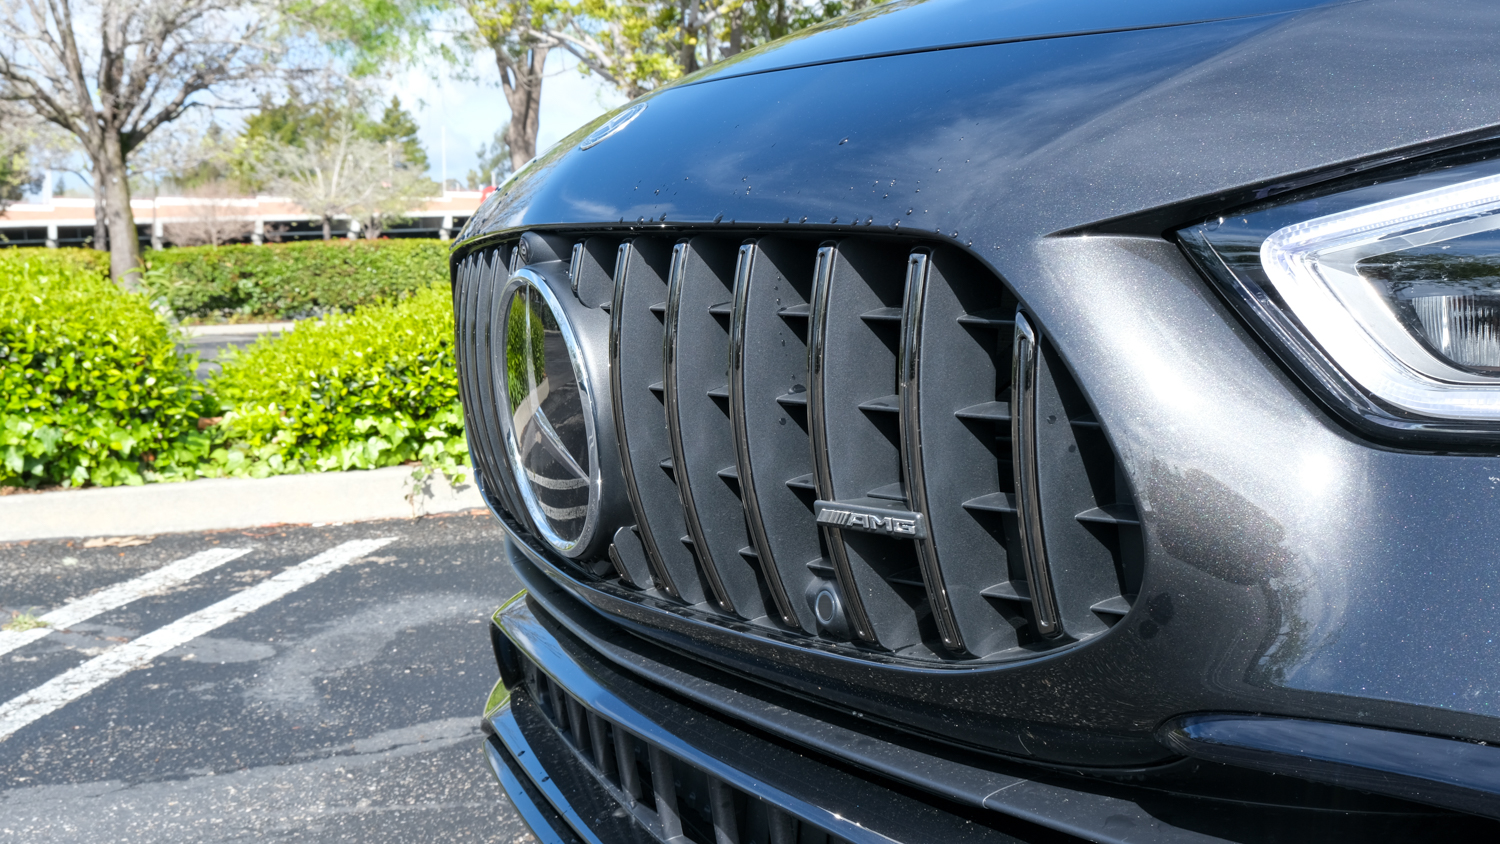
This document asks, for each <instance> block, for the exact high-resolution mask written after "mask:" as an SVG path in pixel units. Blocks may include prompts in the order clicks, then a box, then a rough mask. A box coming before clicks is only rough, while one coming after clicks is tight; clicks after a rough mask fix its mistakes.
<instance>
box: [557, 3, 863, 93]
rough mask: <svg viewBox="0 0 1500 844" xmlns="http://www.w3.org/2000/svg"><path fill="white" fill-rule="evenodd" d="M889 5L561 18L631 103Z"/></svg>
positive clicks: (709, 7) (614, 8)
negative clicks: (755, 51) (748, 53)
mask: <svg viewBox="0 0 1500 844" xmlns="http://www.w3.org/2000/svg"><path fill="white" fill-rule="evenodd" d="M880 2H883V0H718V2H715V0H577V2H574V3H570V4H567V5H566V6H564V7H562V10H561V11H560V12H559V14H558V15H557V17H558V20H559V23H558V26H557V28H556V29H555V30H554V32H553V33H552V34H553V36H554V37H555V38H556V39H557V40H558V42H559V44H558V46H560V47H561V48H562V49H564V50H567V51H568V52H569V53H571V54H572V55H573V56H574V57H576V58H577V59H578V61H579V63H580V65H581V66H582V67H583V68H585V69H587V70H589V71H591V72H593V73H596V74H598V75H599V76H600V77H602V78H603V79H605V80H606V81H608V82H609V83H610V84H612V85H613V86H615V87H616V88H617V89H619V90H620V91H621V92H623V93H624V94H625V95H626V96H629V97H631V98H634V97H638V96H640V95H642V94H644V93H646V92H647V91H650V90H652V89H654V88H657V87H659V86H661V85H663V84H666V83H667V82H671V81H672V80H674V79H678V78H681V77H682V76H685V75H687V74H689V73H693V72H695V71H697V70H699V69H701V68H704V67H707V66H709V65H711V64H714V63H716V62H719V61H723V60H724V59H727V58H731V57H733V56H736V55H738V54H740V53H741V52H744V51H745V50H748V49H750V48H752V47H757V46H759V45H761V44H765V43H767V42H770V41H774V40H776V39H778V38H781V37H783V36H786V35H790V34H792V33H794V32H798V31H800V30H803V29H806V28H807V27H809V26H812V25H814V24H818V23H822V22H824V21H828V20H832V19H834V18H837V17H840V16H842V15H844V14H847V13H849V12H852V11H857V10H859V9H863V8H865V7H866V6H870V5H874V4H876V3H880Z"/></svg>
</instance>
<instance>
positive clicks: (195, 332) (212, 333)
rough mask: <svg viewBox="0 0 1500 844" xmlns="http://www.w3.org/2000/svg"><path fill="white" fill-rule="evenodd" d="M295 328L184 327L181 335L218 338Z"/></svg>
mask: <svg viewBox="0 0 1500 844" xmlns="http://www.w3.org/2000/svg"><path fill="white" fill-rule="evenodd" d="M296 327H297V323H295V322H244V323H239V324H237V325H236V324H230V325H184V326H182V333H183V334H186V335H187V336H189V337H219V336H222V335H225V334H228V335H231V336H235V335H240V334H267V333H270V332H276V333H277V334H280V333H282V332H286V331H292V330H294V329H295V328H296Z"/></svg>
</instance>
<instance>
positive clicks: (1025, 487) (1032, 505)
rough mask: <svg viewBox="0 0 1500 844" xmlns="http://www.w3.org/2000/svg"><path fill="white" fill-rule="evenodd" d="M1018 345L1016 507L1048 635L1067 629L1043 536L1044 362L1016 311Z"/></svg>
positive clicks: (1034, 604)
mask: <svg viewBox="0 0 1500 844" xmlns="http://www.w3.org/2000/svg"><path fill="white" fill-rule="evenodd" d="M1014 349H1015V351H1014V352H1013V358H1012V361H1013V364H1012V365H1013V367H1014V368H1013V369H1012V371H1011V372H1012V374H1011V390H1012V393H1011V396H1012V398H1011V407H1012V408H1014V411H1015V419H1014V422H1013V423H1012V424H1013V427H1014V431H1015V433H1014V434H1013V435H1012V441H1011V442H1012V452H1011V453H1012V458H1011V459H1012V461H1013V462H1014V464H1015V467H1016V468H1015V471H1016V510H1017V513H1018V515H1019V517H1020V523H1021V527H1020V530H1021V559H1022V561H1023V562H1024V564H1025V566H1026V581H1027V586H1028V587H1030V597H1031V608H1032V612H1033V613H1034V619H1035V624H1036V630H1037V632H1038V633H1040V634H1041V635H1043V636H1047V637H1053V636H1058V635H1061V634H1062V632H1063V631H1062V626H1061V619H1059V617H1058V613H1057V601H1056V597H1055V595H1054V594H1053V589H1052V569H1051V567H1050V566H1049V565H1048V562H1047V545H1046V543H1045V542H1044V541H1043V538H1042V507H1041V500H1040V498H1041V489H1040V485H1039V482H1038V480H1037V465H1036V427H1037V418H1036V380H1037V369H1038V363H1039V350H1038V349H1037V337H1036V332H1035V331H1034V330H1033V329H1032V327H1031V323H1030V322H1029V321H1028V320H1027V319H1026V318H1025V317H1023V316H1021V315H1020V314H1019V313H1018V314H1016V336H1015V345H1014Z"/></svg>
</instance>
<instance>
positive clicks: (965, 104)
mask: <svg viewBox="0 0 1500 844" xmlns="http://www.w3.org/2000/svg"><path fill="white" fill-rule="evenodd" d="M933 5H934V7H936V4H933ZM958 5H960V6H961V5H962V4H958ZM917 8H918V9H920V8H921V7H917ZM1247 8H1248V7H1247ZM895 19H896V16H895V15H892V16H891V17H890V18H887V20H895ZM873 20H874V19H872V21H873ZM870 25H872V26H873V25H874V23H873V22H872V23H871V24H870ZM857 30H858V27H852V28H851V29H850V30H849V31H850V32H856V31H857ZM1497 31H1500V6H1496V5H1494V4H1490V3H1484V2H1474V1H1473V0H1443V2H1430V3H1421V4H1418V3H1409V2H1398V0H1368V2H1360V3H1351V4H1342V5H1333V6H1328V7H1324V8H1318V9H1313V10H1309V11H1304V12H1298V13H1276V14H1265V15H1257V16H1252V17H1244V18H1240V19H1235V20H1224V21H1219V22H1215V23H1203V24H1196V25H1191V26H1173V27H1167V28H1155V29H1143V30H1138V31H1123V32H1113V33H1108V34H1097V35H1083V36H1077V37H1069V38H1049V39H1041V40H1027V41H1018V42H1015V43H1004V44H994V45H988V46H975V47H965V48H962V49H950V50H940V51H926V52H917V53H912V54H908V55H896V56H886V57H880V58H871V59H865V60H860V61H839V62H833V63H824V64H817V65H815V66H810V67H802V68H798V69H795V70H784V71H775V72H764V73H756V74H754V75H748V76H738V77H730V78H722V79H717V80H714V81H708V82H702V83H701V84H688V85H682V86H678V87H672V88H668V89H666V90H663V91H660V92H657V93H656V94H654V95H651V96H648V97H647V98H646V99H645V100H644V101H645V102H646V103H648V106H647V108H646V109H645V110H644V111H643V112H642V113H641V114H640V115H639V116H638V117H637V118H636V119H635V120H634V121H632V122H631V124H630V125H629V126H627V127H626V128H625V129H624V130H622V131H620V132H618V133H617V134H615V135H613V136H611V137H609V138H607V139H606V140H605V141H604V142H602V143H600V144H599V145H598V146H596V147H593V148H591V149H589V150H579V149H577V148H576V147H575V146H573V145H574V144H576V143H577V141H578V140H579V139H580V138H582V137H583V135H584V134H586V133H587V131H588V130H589V129H591V128H592V127H585V128H584V129H582V130H580V132H579V133H578V134H576V135H575V136H574V137H573V138H572V139H570V141H565V142H564V143H563V144H561V145H559V147H557V148H556V149H554V150H553V151H552V152H551V153H549V154H546V155H544V156H542V157H541V158H540V159H539V160H538V162H537V163H536V164H535V165H533V166H532V168H531V169H529V170H528V171H526V172H524V173H522V174H521V176H520V177H518V178H517V179H516V180H515V181H514V182H513V183H512V184H511V185H510V186H509V187H508V188H507V189H506V190H505V191H504V192H503V193H501V194H497V195H496V196H494V197H492V198H491V199H490V201H489V203H488V204H487V205H486V207H484V208H482V209H481V210H480V212H479V213H478V214H476V216H475V217H474V218H473V219H472V220H471V222H470V224H469V226H468V228H467V229H466V231H465V233H464V240H462V241H461V242H460V244H459V247H458V251H459V252H460V253H461V252H462V251H464V249H466V248H468V247H470V246H473V245H478V244H481V243H483V242H485V240H486V239H488V238H490V237H495V236H500V235H502V234H504V233H509V232H515V231H518V230H523V229H526V228H546V227H564V228H567V229H568V230H570V231H572V230H579V229H583V228H589V227H596V226H597V227H599V228H607V229H612V230H615V231H671V230H672V229H673V228H674V227H676V226H686V225H693V226H705V225H709V226H715V225H716V226H720V227H723V228H726V229H732V230H736V231H739V230H745V231H747V232H752V231H759V232H774V231H780V230H786V229H793V230H795V229H799V228H800V229H811V228H815V229H817V230H818V231H822V232H827V233H828V234H829V235H830V236H836V235H837V234H839V233H854V232H858V233H866V232H870V233H874V232H885V233H892V232H895V233H900V234H912V233H916V234H921V235H924V236H928V237H932V238H940V239H942V240H944V241H947V242H950V243H956V244H958V245H960V246H962V247H964V248H966V249H968V250H969V251H971V252H972V253H973V254H975V255H976V256H978V257H979V258H980V259H981V260H983V261H984V262H986V263H987V264H988V265H989V266H990V267H991V268H993V269H994V270H995V271H996V272H997V273H998V274H999V275H1000V276H1001V277H1003V278H1004V279H1005V280H1006V281H1007V283H1009V284H1010V285H1011V286H1012V288H1013V289H1014V290H1015V291H1016V293H1017V294H1018V295H1019V297H1020V299H1021V301H1022V303H1023V305H1024V306H1025V307H1026V309H1027V310H1028V312H1029V313H1031V314H1034V315H1036V317H1037V321H1038V322H1039V323H1040V324H1041V326H1042V327H1043V330H1044V332H1045V333H1046V335H1047V336H1048V337H1049V338H1050V339H1051V341H1052V342H1053V343H1055V344H1056V346H1057V348H1058V349H1059V351H1060V353H1061V355H1062V356H1063V358H1064V359H1065V360H1066V361H1067V362H1068V364H1069V366H1070V367H1071V368H1072V370H1073V372H1074V374H1075V375H1076V376H1077V378H1078V380H1079V382H1080V383H1081V384H1082V386H1083V388H1084V390H1085V391H1086V393H1087V394H1088V396H1089V399H1090V401H1091V403H1092V404H1093V406H1094V408H1095V409H1096V411H1097V414H1098V416H1099V418H1100V420H1101V421H1102V422H1103V424H1104V426H1105V428H1106V430H1107V431H1108V432H1109V435H1110V437H1111V440H1112V442H1113V444H1114V447H1115V450H1116V453H1117V454H1118V455H1119V458H1120V460H1121V462H1122V464H1123V465H1124V466H1125V468H1126V471H1127V473H1128V474H1129V476H1130V478H1131V482H1132V484H1133V486H1134V488H1135V491H1136V495H1137V500H1138V502H1139V504H1140V505H1141V508H1142V514H1143V522H1144V527H1145V536H1146V541H1147V551H1148V561H1149V562H1148V567H1147V575H1146V583H1145V586H1144V588H1143V591H1142V595H1141V597H1140V599H1139V600H1138V601H1137V604H1136V607H1135V609H1134V610H1133V611H1132V613H1131V614H1130V615H1129V616H1128V617H1127V618H1126V619H1124V620H1123V621H1122V622H1120V623H1119V625H1117V626H1116V627H1115V628H1114V630H1112V631H1111V632H1110V633H1108V634H1106V635H1104V636H1101V637H1099V638H1098V639H1096V640H1093V641H1091V642H1089V643H1088V644H1086V645H1084V646H1082V647H1080V648H1077V649H1074V650H1071V651H1068V652H1066V653H1063V654H1060V655H1058V656H1056V657H1053V658H1046V659H1040V660H1036V661H1033V662H1028V663H1021V664H1016V665H1011V666H1004V667H998V668H997V667H989V668H982V669H951V670H948V669H931V668H928V669H913V668H897V667H889V668H885V669H882V670H876V671H872V670H870V666H869V664H868V663H864V662H861V661H859V660H853V659H847V658H842V657H837V656H833V655H828V654H823V653H816V652H810V651H804V650H801V649H797V648H795V647H790V646H781V645H775V644H772V643H767V642H762V641H759V640H753V641H752V640H750V639H748V638H747V637H743V636H740V635H738V634H735V633H733V632H731V631H729V630H728V629H727V628H714V627H713V626H712V625H708V624H704V623H701V622H689V621H688V620H684V619H676V618H669V617H665V616H662V615H661V614H659V613H657V612H655V611H648V610H643V609H639V608H632V607H630V606H626V605H625V604H626V603H627V602H624V601H622V600H621V599H619V598H618V597H611V596H604V595H602V593H598V592H597V590H590V589H588V588H587V587H579V590H580V591H579V593H580V594H581V595H583V597H585V598H586V599H588V600H591V601H593V602H594V603H595V605H597V606H607V607H609V608H610V611H611V612H616V613H623V614H625V615H626V616H628V617H629V618H630V619H631V620H632V621H631V623H633V624H636V625H639V626H641V627H642V628H649V629H653V630H658V631H663V632H660V633H659V635H661V636H662V637H663V638H666V639H669V640H670V641H672V643H673V644H675V645H677V646H679V647H682V648H685V649H689V650H696V651H698V652H700V653H703V654H705V655H707V656H709V657H710V658H712V659H714V660H715V661H719V662H722V663H725V664H729V665H731V666H733V667H735V668H737V669H740V670H743V671H745V672H748V673H753V674H758V675H760V676H763V677H767V678H769V679H771V680H772V681H774V682H777V683H781V684H783V685H788V686H792V687H794V688H800V689H802V690H804V691H806V692H808V693H814V694H817V695H818V696H820V697H825V698H829V699H833V700H835V701H839V702H842V703H847V704H849V705H851V706H853V705H858V706H860V707H862V708H863V709H864V710H865V711H868V712H870V713H871V714H872V715H875V716H877V717H882V718H887V719H890V720H892V721H895V722H899V723H903V724H918V725H920V726H921V728H922V729H926V730H931V731H935V732H938V733H940V734H943V735H946V736H949V737H953V738H958V739H963V740H969V739H972V740H976V741H978V742H980V743H982V744H988V745H989V746H993V747H997V748H1000V749H1005V750H1007V751H1010V752H1017V753H1022V754H1026V755H1032V756H1034V757H1035V758H1038V759H1050V760H1053V761H1059V762H1068V763H1074V764H1090V763H1097V764H1137V763H1144V762H1148V761H1151V760H1152V759H1154V758H1158V757H1159V756H1160V755H1161V754H1162V753H1164V752H1165V751H1164V750H1162V749H1161V748H1160V746H1159V745H1156V744H1155V743H1154V740H1153V739H1152V731H1153V730H1155V729H1156V727H1157V726H1158V725H1159V724H1160V723H1162V722H1163V721H1164V720H1165V719H1168V718H1171V717H1174V716H1177V715H1180V714H1184V713H1190V712H1198V711H1226V710H1228V711H1256V712H1264V713H1273V714H1285V715H1291V716H1298V717H1305V718H1325V719H1331V720H1358V721H1360V722H1362V723H1367V724H1372V725H1379V726H1385V727H1390V728H1395V729H1405V730H1415V731H1422V732H1428V733H1432V734H1437V735H1449V736H1457V737H1464V738H1469V739H1475V740H1494V739H1497V738H1500V720H1496V716H1497V715H1500V689H1497V687H1496V684H1495V682H1494V680H1493V666H1494V664H1495V662H1496V658H1497V655H1500V651H1497V646H1496V644H1495V642H1494V638H1493V632H1494V631H1496V630H1497V629H1500V595H1496V590H1497V589H1500V587H1497V586H1496V569H1497V564H1500V520H1496V519H1495V518H1494V517H1493V514H1494V513H1495V509H1496V505H1497V497H1500V458H1497V457H1495V456H1493V455H1482V454H1481V455H1475V454H1469V455H1462V456H1455V455H1442V454H1434V453H1419V452H1415V451H1401V450H1395V449H1391V448H1386V447H1382V446H1378V445H1375V444H1373V443H1371V442H1369V441H1366V440H1364V439H1361V438H1360V437H1358V436H1356V435H1355V434H1353V433H1351V432H1349V431H1348V430H1346V429H1344V428H1343V427H1341V426H1340V425H1339V424H1338V423H1337V422H1335V421H1334V420H1333V418H1332V416H1331V415H1330V414H1329V413H1327V412H1326V411H1325V410H1324V409H1323V408H1322V407H1320V406H1319V405H1318V404H1317V403H1316V402H1315V401H1314V400H1313V399H1311V398H1309V396H1308V394H1307V392H1306V391H1305V390H1304V389H1303V388H1302V387H1301V385H1299V384H1298V383H1297V382H1296V381H1295V380H1294V379H1293V378H1292V377H1291V376H1290V375H1289V374H1287V372H1286V371H1284V370H1283V369H1282V368H1281V367H1280V366H1279V365H1278V364H1277V363H1276V361H1275V359H1274V357H1273V356H1272V355H1271V354H1270V353H1268V351H1267V350H1266V349H1265V348H1264V347H1262V346H1261V345H1260V343H1259V341H1258V340H1256V339H1255V337H1254V336H1253V334H1252V333H1251V332H1250V331H1248V330H1247V329H1246V328H1245V327H1244V326H1243V325H1242V324H1241V323H1240V322H1238V320H1237V318H1236V317H1235V316H1234V314H1233V313H1232V311H1231V310H1230V308H1229V307H1227V305H1226V304H1225V303H1224V302H1223V301H1222V300H1221V299H1220V298H1219V297H1218V295H1217V294H1216V293H1215V292H1214V291H1213V290H1212V289H1211V288H1210V287H1209V286H1208V285H1207V284H1206V283H1205V281H1204V280H1203V279H1202V278H1201V277H1200V276H1199V275H1198V274H1197V272H1196V271H1194V269H1193V268H1192V267H1191V266H1190V265H1189V264H1188V262H1187V261H1186V260H1185V258H1184V257H1183V255H1182V254H1181V252H1180V250H1179V249H1178V247H1177V245H1176V244H1175V243H1173V242H1172V241H1171V240H1169V239H1168V238H1167V237H1166V235H1165V233H1167V232H1169V231H1171V230H1172V229H1174V228H1175V227H1177V226H1180V225H1184V224H1188V223H1192V222H1197V221H1200V220H1201V219H1202V218H1203V217H1204V216H1206V215H1208V214H1212V213H1217V212H1219V211H1222V210H1227V209H1231V208H1233V207H1234V206H1236V205H1239V204H1243V203H1245V202H1248V201H1250V200H1252V199H1257V198H1261V197H1264V196H1267V195H1273V194H1275V193H1276V192H1278V191H1280V190H1282V189H1284V188H1286V187H1288V186H1294V185H1300V184H1306V183H1308V182H1310V181H1316V180H1318V179H1321V178H1325V177H1327V176H1328V175H1329V174H1332V173H1335V172H1338V173H1342V172H1345V171H1346V170H1347V169H1348V168H1349V167H1350V166H1365V165H1371V166H1373V165H1374V164H1377V163H1380V162H1383V161H1388V160H1393V159H1398V158H1401V157H1406V156H1410V155H1416V154H1420V153H1422V152H1424V151H1427V150H1431V149H1439V148H1446V147H1450V146H1454V145H1456V144H1458V143H1461V142H1464V141H1466V140H1471V139H1477V138H1483V137H1488V136H1490V135H1491V134H1492V133H1494V132H1495V131H1496V127H1497V126H1500V61H1497V59H1500V47H1497V46H1496V42H1495V39H1494V37H1493V33H1495V32H1497ZM788 49H790V48H788ZM832 52H837V51H831V52H830V54H832ZM773 55H774V54H773ZM786 55H788V56H791V55H793V54H791V53H788V54H786ZM768 61H769V60H768ZM789 61H790V60H789ZM601 122H602V121H601ZM518 553H519V551H518ZM586 593H593V594H586ZM1101 748H1114V749H1111V750H1102V749H1101Z"/></svg>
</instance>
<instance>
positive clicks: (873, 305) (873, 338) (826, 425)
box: [808, 240, 931, 651]
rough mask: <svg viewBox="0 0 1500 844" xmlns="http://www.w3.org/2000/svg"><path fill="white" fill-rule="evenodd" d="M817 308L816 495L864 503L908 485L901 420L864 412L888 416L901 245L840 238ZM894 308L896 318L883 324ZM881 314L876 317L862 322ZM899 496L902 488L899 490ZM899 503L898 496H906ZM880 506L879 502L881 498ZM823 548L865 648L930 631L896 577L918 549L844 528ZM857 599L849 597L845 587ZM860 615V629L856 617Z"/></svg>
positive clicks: (900, 643) (920, 600)
mask: <svg viewBox="0 0 1500 844" xmlns="http://www.w3.org/2000/svg"><path fill="white" fill-rule="evenodd" d="M820 257H823V258H826V259H827V260H826V261H825V262H824V265H823V266H821V267H820V272H819V279H818V289H817V291H816V293H815V295H814V301H813V309H812V310H813V316H812V321H813V338H814V340H813V345H814V349H813V351H812V358H811V359H812V361H813V362H814V370H813V371H812V373H811V375H810V378H811V381H812V383H813V386H814V389H813V390H812V391H811V395H810V397H809V403H810V404H809V407H808V412H809V414H810V416H811V417H813V418H815V419H816V420H817V421H816V423H815V424H814V425H813V430H814V432H815V434H814V437H815V441H814V443H813V459H814V461H816V462H815V466H816V469H817V471H816V472H815V474H817V475H818V498H819V499H820V500H823V501H827V502H863V501H867V500H870V498H871V496H870V493H871V491H873V490H876V489H880V488H883V487H885V488H888V487H890V485H891V484H893V483H894V484H904V479H903V478H902V471H901V454H900V447H899V437H900V434H899V425H898V421H899V420H898V417H899V414H896V413H889V412H874V413H871V412H867V411H866V410H863V409H861V405H865V404H868V403H870V402H876V401H877V400H881V401H878V402H877V404H878V405H879V406H881V407H882V408H884V407H887V406H889V407H891V408H892V409H894V407H895V406H896V405H895V402H894V401H891V400H890V398H889V397H891V396H893V395H896V382H897V375H898V372H897V369H898V365H897V364H898V361H897V351H898V349H899V345H900V332H901V321H900V316H899V315H900V314H901V313H903V310H902V303H903V297H904V294H905V281H906V271H905V265H906V252H905V251H900V250H899V248H898V247H892V246H889V245H886V244H878V243H873V242H868V241H860V240H846V241H841V242H840V243H838V244H837V245H836V246H835V247H834V248H832V249H831V250H829V251H827V252H820ZM891 309H894V310H895V313H896V314H897V315H898V316H897V318H896V319H895V320H891V319H889V318H887V317H888V315H889V313H890V311H891ZM869 314H878V315H880V318H878V319H865V318H864V317H865V316H866V315H869ZM903 489H904V485H903ZM903 497H904V495H903ZM877 501H878V499H877ZM825 530H826V531H827V534H826V539H827V542H826V545H827V547H828V550H829V553H830V556H831V557H832V561H833V564H834V569H835V570H836V571H838V572H839V580H840V585H841V586H843V588H844V590H845V601H846V603H847V604H848V605H849V613H848V614H849V621H850V627H851V628H852V629H853V631H854V633H855V635H856V636H858V637H859V638H860V639H862V640H864V641H865V642H866V643H868V644H872V645H878V646H880V647H883V648H886V649H889V650H893V651H900V650H902V649H903V648H909V647H911V646H913V645H919V644H920V643H921V642H922V640H923V639H924V638H926V637H925V636H924V635H923V631H922V628H923V627H925V626H928V625H930V624H931V611H930V608H929V604H928V601H927V596H926V595H925V594H924V592H923V590H922V589H921V588H919V587H913V586H911V585H910V584H909V582H907V581H906V580H904V579H902V578H899V577H898V576H899V575H902V574H904V573H905V572H907V571H909V570H911V569H914V568H916V567H917V560H916V557H915V549H914V547H913V545H912V542H911V541H910V540H907V539H897V538H893V537H888V536H880V535H876V534H872V533H862V532H856V531H851V530H848V529H845V528H826V527H825ZM851 583H852V585H853V590H852V592H853V595H854V597H855V600H850V599H849V598H850V592H851V590H850V584H851ZM861 610H862V611H863V613H864V614H865V616H866V617H865V619H864V620H863V623H861V620H860V619H859V618H858V617H857V615H856V614H855V613H856V612H857V611H861Z"/></svg>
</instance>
